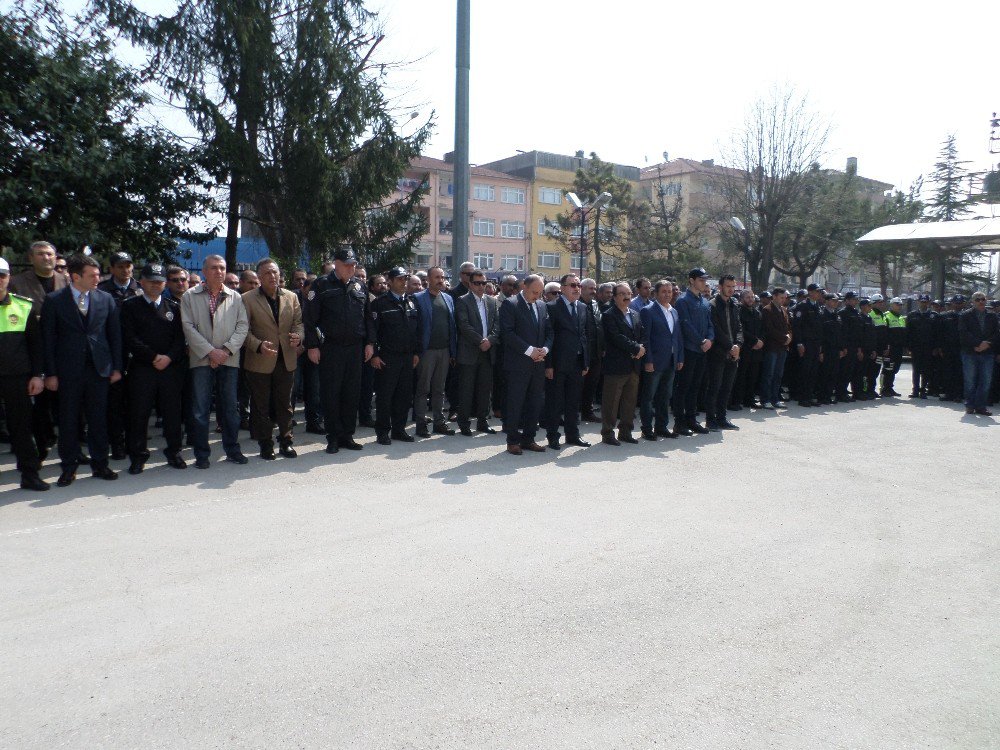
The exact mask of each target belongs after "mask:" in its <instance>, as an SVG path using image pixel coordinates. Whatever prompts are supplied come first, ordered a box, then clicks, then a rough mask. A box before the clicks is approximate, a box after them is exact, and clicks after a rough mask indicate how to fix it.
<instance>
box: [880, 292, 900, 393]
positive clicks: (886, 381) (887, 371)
mask: <svg viewBox="0 0 1000 750" xmlns="http://www.w3.org/2000/svg"><path fill="white" fill-rule="evenodd" d="M893 304H902V303H901V302H896V301H895V300H894V301H893ZM885 325H886V328H887V329H888V330H887V331H886V334H887V339H886V340H887V341H888V343H889V358H888V361H887V362H886V363H885V367H884V368H883V370H882V395H883V396H898V395H899V394H898V393H896V391H895V389H894V388H893V385H895V383H896V373H897V372H899V366H900V365H901V364H903V350H904V349H906V316H905V315H903V314H902V313H896V312H893V311H892V310H887V311H886V313H885Z"/></svg>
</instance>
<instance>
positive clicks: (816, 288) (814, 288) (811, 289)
mask: <svg viewBox="0 0 1000 750" xmlns="http://www.w3.org/2000/svg"><path fill="white" fill-rule="evenodd" d="M806 291H807V292H822V291H823V287H821V286H820V285H819V284H816V283H812V284H810V285H809V286H807V287H806Z"/></svg>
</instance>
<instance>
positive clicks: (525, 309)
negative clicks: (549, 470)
mask: <svg viewBox="0 0 1000 750" xmlns="http://www.w3.org/2000/svg"><path fill="white" fill-rule="evenodd" d="M543 286H544V281H543V280H542V277H541V276H538V275H536V274H531V275H529V276H526V277H525V278H524V285H523V288H522V289H521V291H520V293H518V294H516V295H514V296H513V297H510V298H509V299H506V300H504V303H503V304H502V305H501V306H500V340H501V341H502V342H503V367H504V373H505V374H506V376H507V396H506V404H505V406H504V410H503V425H504V431H505V432H506V433H507V452H508V453H512V454H514V455H515V456H520V455H521V453H522V452H523V451H524V450H529V451H534V452H537V453H540V452H542V451H544V450H545V448H544V447H543V446H541V445H539V444H538V443H536V442H535V433H536V432H537V431H538V417H539V414H540V412H541V409H542V395H543V389H544V387H545V355H547V354H548V353H549V350H550V349H551V348H552V337H553V334H552V321H550V320H549V316H548V314H547V310H546V308H545V305H544V304H542V303H541V302H539V298H540V297H541V296H542V288H543Z"/></svg>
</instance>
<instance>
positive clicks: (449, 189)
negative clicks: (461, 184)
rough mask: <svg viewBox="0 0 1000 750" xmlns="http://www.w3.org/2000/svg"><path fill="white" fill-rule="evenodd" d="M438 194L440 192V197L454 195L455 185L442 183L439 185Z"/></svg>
mask: <svg viewBox="0 0 1000 750" xmlns="http://www.w3.org/2000/svg"><path fill="white" fill-rule="evenodd" d="M440 192H441V195H454V194H455V185H454V184H453V183H451V182H442V183H441V191H440Z"/></svg>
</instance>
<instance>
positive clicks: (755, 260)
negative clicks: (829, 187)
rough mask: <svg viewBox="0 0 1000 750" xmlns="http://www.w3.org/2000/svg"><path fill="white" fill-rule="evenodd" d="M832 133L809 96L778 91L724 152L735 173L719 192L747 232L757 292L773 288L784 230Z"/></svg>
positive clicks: (721, 180)
mask: <svg viewBox="0 0 1000 750" xmlns="http://www.w3.org/2000/svg"><path fill="white" fill-rule="evenodd" d="M829 131H830V128H829V125H828V124H827V123H826V121H825V120H824V119H823V118H822V117H821V116H820V115H819V113H817V112H815V111H814V110H813V109H812V108H811V106H810V104H809V102H808V100H807V98H806V97H805V96H800V95H799V94H798V93H797V92H796V91H795V90H794V89H777V88H776V89H773V90H772V91H771V92H770V94H768V95H767V96H766V97H763V98H761V99H758V100H757V101H756V102H755V103H754V104H753V105H752V106H751V108H750V111H749V113H748V116H747V121H746V125H745V127H744V128H743V129H742V130H740V131H738V132H736V133H735V134H734V136H733V139H732V141H731V142H730V144H729V146H728V148H725V149H724V153H725V156H726V162H727V164H728V166H730V167H733V168H734V169H733V170H732V171H727V172H725V173H723V174H721V175H719V177H718V183H717V189H718V190H719V191H720V192H721V194H722V196H723V198H724V200H725V203H726V205H727V207H728V208H729V211H730V213H731V215H732V216H736V217H738V218H739V219H740V220H741V221H742V222H743V223H744V225H745V226H746V230H747V234H748V235H749V237H748V239H749V250H748V251H747V262H748V267H749V275H750V281H751V283H752V285H753V287H754V288H755V289H763V288H764V287H766V286H767V281H768V278H769V277H770V275H771V269H772V268H773V267H774V249H775V240H776V237H777V233H778V227H779V225H780V224H781V222H782V221H783V220H784V219H785V217H786V216H787V215H788V213H789V212H790V211H791V210H792V208H793V206H794V205H795V201H796V199H797V197H798V195H799V193H800V192H801V191H802V190H803V187H804V184H805V181H806V179H807V175H808V172H809V169H810V167H811V165H812V164H814V163H816V162H819V161H821V160H822V157H823V155H824V153H825V147H826V140H827V137H828V136H829ZM723 231H729V232H730V233H732V232H733V231H734V230H732V229H729V230H725V229H723ZM735 239H736V242H737V243H738V246H744V245H746V244H747V242H746V240H745V239H744V238H743V237H736V238H735Z"/></svg>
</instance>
